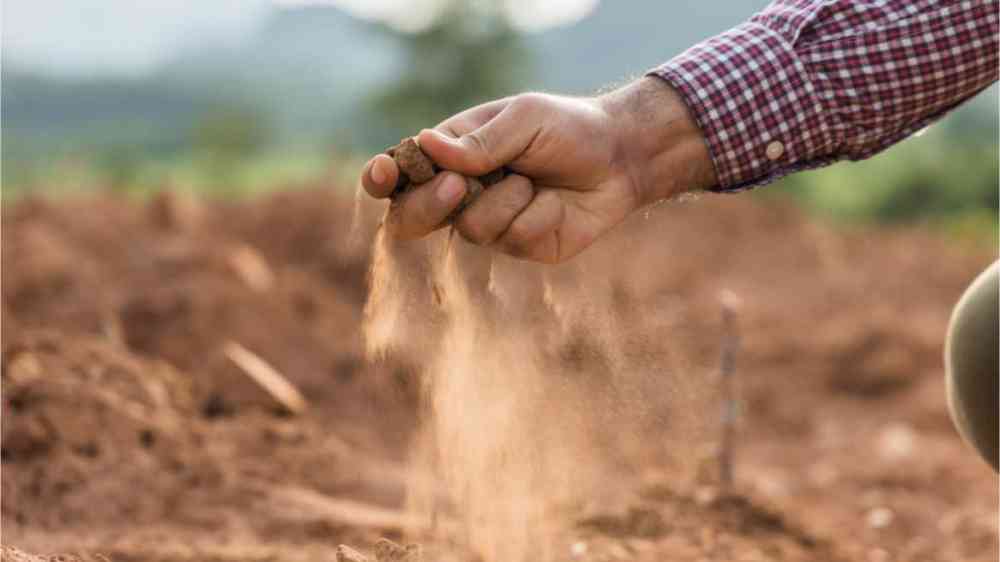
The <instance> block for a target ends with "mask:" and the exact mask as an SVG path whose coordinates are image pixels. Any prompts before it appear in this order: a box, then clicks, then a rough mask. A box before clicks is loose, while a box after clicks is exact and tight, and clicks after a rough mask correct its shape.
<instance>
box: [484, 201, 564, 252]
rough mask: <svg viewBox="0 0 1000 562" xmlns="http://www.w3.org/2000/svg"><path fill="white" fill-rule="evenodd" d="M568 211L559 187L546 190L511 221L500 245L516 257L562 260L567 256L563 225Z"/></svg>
mask: <svg viewBox="0 0 1000 562" xmlns="http://www.w3.org/2000/svg"><path fill="white" fill-rule="evenodd" d="M565 215H566V206H565V204H564V203H563V201H562V199H560V198H559V195H558V194H557V193H556V192H555V191H551V190H543V191H541V192H539V193H538V195H536V196H535V198H534V199H533V200H532V201H531V203H530V204H529V205H528V207H527V208H526V209H525V210H524V211H522V212H521V214H519V215H518V216H517V218H515V219H514V222H512V223H511V225H510V227H509V228H508V229H507V230H506V232H504V233H503V235H502V236H501V237H500V238H499V239H498V240H497V242H496V246H497V247H498V248H500V249H501V250H502V251H503V252H506V253H508V254H510V255H512V256H514V257H518V258H524V259H528V260H533V261H538V262H542V263H558V262H559V261H561V260H562V259H563V257H564V256H563V255H562V248H560V237H559V227H560V226H562V223H563V220H564V219H565Z"/></svg>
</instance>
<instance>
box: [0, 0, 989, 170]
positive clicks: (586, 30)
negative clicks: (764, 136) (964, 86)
mask: <svg viewBox="0 0 1000 562" xmlns="http://www.w3.org/2000/svg"><path fill="white" fill-rule="evenodd" d="M766 4H767V0H739V1H738V0H729V1H727V2H702V1H699V0H678V1H673V2H663V1H662V0H632V1H629V2H617V1H610V0H607V1H604V2H602V3H601V4H600V5H599V6H598V8H597V9H596V10H595V11H594V13H593V14H591V15H590V17H588V18H587V19H585V20H584V21H582V22H580V23H579V24H577V25H575V26H570V27H563V28H556V29H552V30H549V31H547V32H544V33H540V34H536V35H530V36H527V37H526V38H525V42H526V44H527V46H528V48H529V52H531V53H533V59H534V60H533V64H534V66H535V68H537V73H536V75H535V78H534V79H533V80H532V81H530V82H529V83H525V84H523V89H525V90H527V89H539V88H540V89H545V90H549V91H559V92H569V93H586V92H591V91H594V90H595V89H596V88H598V87H600V86H602V85H606V84H608V83H611V82H618V81H621V80H622V79H624V78H626V77H630V76H635V75H638V74H640V73H642V72H643V71H645V70H647V69H649V68H650V67H652V66H654V65H656V64H658V63H660V62H662V61H665V60H667V59H669V58H670V57H671V56H673V55H675V54H677V53H679V52H680V51H682V50H683V49H684V48H686V47H688V46H690V45H692V44H694V43H695V42H697V41H699V40H701V39H704V38H706V37H709V36H711V35H713V34H715V33H718V32H720V31H722V30H725V29H727V28H728V27H730V26H732V25H734V24H736V23H738V22H740V21H742V20H743V19H745V18H746V17H747V16H749V15H750V14H752V13H753V12H754V11H756V10H757V9H759V8H761V7H763V6H764V5H766ZM404 61H405V50H404V46H403V43H402V41H401V40H400V38H399V36H397V35H395V34H393V33H392V32H389V31H388V30H387V29H386V28H384V27H382V26H379V25H376V24H372V23H369V22H365V21H362V20H359V19H357V18H354V17H352V16H350V15H348V14H347V13H345V12H343V11H341V10H339V9H337V8H335V7H331V6H313V7H298V8H288V9H282V10H279V9H276V10H275V11H274V12H273V13H272V15H271V16H270V17H269V18H268V19H267V20H266V21H265V22H264V23H263V25H261V26H260V27H259V28H258V29H257V30H256V32H255V33H252V34H251V35H250V37H249V38H248V39H247V40H245V41H243V42H242V43H239V44H238V45H235V46H232V45H230V46H223V45H222V44H220V43H218V42H214V43H213V42H211V41H197V40H195V41H193V43H192V44H191V45H190V46H189V47H187V48H185V49H184V50H182V51H181V52H177V53H175V54H174V55H173V56H172V57H171V58H170V59H169V62H167V63H165V64H163V65H162V66H161V67H159V68H158V69H157V70H156V71H155V72H153V73H152V74H151V75H149V76H147V77H145V78H141V79H133V80H123V79H112V78H102V77H99V76H97V77H94V78H93V79H91V80H86V81H81V80H79V79H56V78H43V77H40V76H38V75H35V74H33V73H32V72H31V70H30V69H25V68H20V69H19V68H16V65H13V64H11V61H8V60H6V59H5V60H4V65H3V89H2V98H3V99H2V102H3V133H4V135H5V137H6V138H5V140H7V141H8V142H7V144H6V146H5V149H9V148H11V147H12V145H13V149H14V152H13V154H18V153H25V152H37V150H35V149H34V148H32V147H34V146H52V145H46V144H45V143H47V142H55V141H59V142H61V143H63V144H66V143H70V144H72V143H79V144H81V146H85V147H88V146H89V147H95V146H101V145H102V144H115V143H135V144H139V145H143V146H158V145H163V144H164V143H166V144H171V143H179V142H182V139H183V134H184V131H186V130H187V128H188V127H190V125H191V124H192V123H194V122H195V121H196V120H197V119H198V118H199V115H201V114H202V113H203V112H205V111H207V110H209V109H211V108H213V107H217V106H218V105H219V104H220V103H223V104H225V103H241V104H248V105H252V106H255V107H258V108H259V109H260V110H261V111H262V112H263V113H264V114H266V115H267V116H268V118H269V120H270V121H271V122H273V123H274V124H276V125H277V126H278V130H279V131H280V132H281V135H282V136H281V142H285V143H287V142H298V143H315V142H329V141H330V140H331V138H332V137H333V135H334V132H335V131H355V132H363V131H364V130H365V128H366V127H367V126H368V123H367V122H366V118H365V114H364V113H363V111H362V109H363V101H364V100H365V98H366V97H367V96H368V94H369V93H370V92H372V91H374V90H375V89H377V88H379V87H380V86H381V85H383V84H385V83H387V82H388V81H390V80H392V79H393V77H394V76H395V75H396V74H397V73H398V72H399V71H400V69H401V65H402V64H404ZM995 106H996V104H995V103H992V104H990V103H985V104H980V109H978V110H977V112H978V111H983V112H990V115H991V119H992V123H993V124H995V121H996V117H995V115H996V107H995ZM975 122H979V123H982V122H983V120H982V119H978V120H977V119H972V120H969V123H973V124H974V123H975ZM987 122H989V121H987ZM372 138H373V137H372V136H371V135H368V136H365V135H361V136H360V137H359V139H355V140H359V142H362V143H366V142H367V143H371V142H372V141H371V139H372ZM29 141H30V142H29ZM9 154H12V153H11V152H10V151H6V152H5V157H6V156H8V155H9Z"/></svg>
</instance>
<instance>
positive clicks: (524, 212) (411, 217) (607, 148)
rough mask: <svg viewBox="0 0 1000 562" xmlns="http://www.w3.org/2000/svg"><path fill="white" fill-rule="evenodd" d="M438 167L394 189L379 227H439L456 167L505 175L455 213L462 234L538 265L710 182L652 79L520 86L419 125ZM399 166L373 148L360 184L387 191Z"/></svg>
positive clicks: (451, 202) (680, 117)
mask: <svg viewBox="0 0 1000 562" xmlns="http://www.w3.org/2000/svg"><path fill="white" fill-rule="evenodd" d="M417 142H418V143H419V144H420V147H421V149H422V150H423V151H424V152H425V153H426V154H427V155H428V156H429V157H430V158H431V159H432V160H434V162H435V163H437V165H438V166H440V167H441V168H443V169H444V170H446V171H444V172H441V173H439V174H437V175H436V176H435V177H434V178H433V179H432V180H431V181H429V182H427V183H426V184H423V185H419V186H414V187H412V188H411V189H410V190H408V191H407V192H406V193H403V194H402V195H400V196H398V197H396V198H395V200H394V201H393V203H392V206H391V207H390V213H389V221H388V224H387V228H389V229H390V231H391V233H392V234H394V235H396V236H398V237H401V238H404V239H412V238H419V237H421V236H425V235H427V234H429V233H430V232H432V231H433V230H435V229H437V228H440V227H441V226H444V224H445V222H446V219H447V217H448V216H449V214H450V213H451V212H452V211H453V210H454V209H455V207H456V206H457V205H458V204H459V202H460V201H461V200H462V197H463V195H464V194H465V181H464V178H463V177H462V175H466V176H478V175H482V174H485V173H487V172H489V171H492V170H495V169H497V168H499V167H501V166H506V167H507V168H508V169H509V170H511V171H512V172H513V173H511V174H510V175H508V176H507V177H506V178H504V179H503V180H502V181H501V182H499V183H497V184H495V185H493V186H492V187H490V188H489V189H487V190H486V191H484V192H483V193H482V194H481V195H480V196H479V198H478V199H476V200H475V201H474V202H473V203H472V204H471V205H470V206H469V207H468V208H466V209H465V210H464V211H463V212H462V213H461V214H460V215H459V216H458V217H457V218H456V219H455V220H454V223H453V224H454V226H455V228H456V229H457V230H458V232H459V233H460V234H461V235H462V236H463V237H464V238H466V239H467V240H469V241H470V242H473V243H475V244H480V245H484V246H490V247H493V248H497V249H499V250H500V251H503V252H505V253H508V254H510V255H513V256H515V257H520V258H524V259H530V260H535V261H539V262H543V263H558V262H562V261H565V260H567V259H569V258H571V257H573V256H575V255H576V254H578V253H580V252H581V251H582V250H583V249H584V248H586V247H587V246H589V245H590V244H591V243H592V242H593V241H594V240H595V239H596V238H598V237H599V236H601V235H602V234H604V233H605V232H607V231H608V230H610V229H611V228H612V227H614V226H615V225H616V224H618V223H619V222H621V221H622V220H623V219H624V218H625V217H626V216H627V215H628V214H629V213H631V212H632V211H634V210H636V209H638V208H639V207H641V206H643V205H646V204H648V203H651V202H653V201H656V200H659V199H663V198H667V197H670V196H672V195H675V194H677V193H680V192H683V191H688V190H691V189H699V188H706V187H709V186H711V185H714V183H715V172H714V169H713V168H712V163H711V159H710V158H709V155H708V151H707V148H706V146H705V143H704V140H703V138H702V135H701V132H700V130H699V129H698V127H697V125H696V124H695V123H694V121H693V120H692V119H691V117H690V116H689V114H688V112H687V108H686V107H685V106H684V104H683V102H682V101H681V99H680V97H679V96H678V95H677V94H676V93H675V92H674V91H673V90H672V89H671V88H670V87H669V86H668V85H667V84H666V83H665V82H663V81H661V80H660V79H658V78H643V79H641V80H639V81H637V82H634V83H632V84H630V85H629V86H626V87H625V88H622V89H621V90H617V91H615V92H612V93H610V94H607V95H603V96H598V97H591V98H570V97H561V96H552V95H546V94H522V95H518V96H514V97H510V98H504V99H501V100H497V101H493V102H489V103H486V104H483V105H480V106H477V107H474V108H472V109H469V110H466V111H464V112H462V113H459V114H458V115H455V116H453V117H451V118H449V119H447V120H446V121H444V122H443V123H441V124H440V125H438V126H437V127H435V128H434V129H427V130H423V131H421V132H420V134H419V135H418V137H417ZM398 174H399V170H398V169H397V167H396V164H395V162H393V160H392V159H391V158H389V157H388V156H386V155H378V156H375V157H374V158H372V159H371V160H370V161H369V162H368V164H367V165H366V166H365V169H364V171H363V172H362V184H363V185H364V187H365V189H366V190H367V191H368V193H369V194H371V195H372V196H373V197H378V198H384V197H388V196H389V195H390V194H391V193H392V191H393V187H394V186H395V184H396V179H397V177H398Z"/></svg>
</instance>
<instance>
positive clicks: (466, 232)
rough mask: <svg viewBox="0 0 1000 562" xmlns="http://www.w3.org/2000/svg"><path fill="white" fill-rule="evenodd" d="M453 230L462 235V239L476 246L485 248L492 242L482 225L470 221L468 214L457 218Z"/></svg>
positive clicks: (472, 220)
mask: <svg viewBox="0 0 1000 562" xmlns="http://www.w3.org/2000/svg"><path fill="white" fill-rule="evenodd" d="M455 228H456V229H457V230H458V233H459V234H461V235H462V238H465V239H466V240H468V241H469V242H471V243H473V244H475V245H477V246H486V245H489V244H490V243H491V242H493V240H491V239H490V237H489V235H488V234H487V233H486V232H485V230H484V229H483V225H482V224H481V223H479V222H477V221H475V220H474V219H472V218H471V217H470V216H469V214H468V213H462V214H461V215H459V216H458V219H457V220H456V221H455Z"/></svg>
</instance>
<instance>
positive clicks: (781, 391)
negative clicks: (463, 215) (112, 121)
mask: <svg viewBox="0 0 1000 562" xmlns="http://www.w3.org/2000/svg"><path fill="white" fill-rule="evenodd" d="M352 208H353V202H352V198H351V196H350V195H348V194H346V193H345V192H344V191H342V190H337V189H335V188H333V187H330V186H325V185H318V186H302V187H297V188H294V189H288V190H284V191H282V192H278V193H275V194H273V195H269V196H265V197H260V198H257V199H254V200H250V201H245V202H206V201H201V200H196V199H192V198H189V197H186V196H182V195H178V194H173V193H164V194H161V195H160V196H158V197H156V198H154V199H153V200H151V201H150V202H148V203H137V202H135V201H126V200H120V199H113V198H95V199H86V200H61V201H59V202H52V201H47V200H44V199H27V200H23V201H19V202H15V203H5V205H4V208H3V233H2V252H3V268H2V283H3V287H2V291H3V303H2V306H3V308H2V322H3V326H2V327H3V355H2V365H3V412H2V415H3V419H2V422H3V423H2V429H3V442H2V468H3V473H2V493H3V496H2V525H3V544H4V545H6V547H5V548H4V550H3V560H4V561H7V560H11V561H15V560H56V559H57V558H49V557H45V556H47V555H52V554H56V553H77V554H79V555H80V556H83V557H84V558H83V559H87V560H90V559H94V560H98V559H100V558H98V557H97V555H102V556H106V557H107V558H108V559H110V560H112V561H133V560H134V561H139V560H149V561H164V562H166V561H182V560H185V561H186V560H210V561H213V560H214V561H236V560H274V561H286V560H287V561H297V560H331V561H332V560H334V559H335V555H334V549H335V547H336V546H337V545H338V544H340V543H347V544H350V545H352V546H354V547H356V548H359V549H361V550H366V549H369V548H370V547H371V545H372V544H373V542H374V541H375V540H376V539H377V538H379V537H381V536H387V537H390V538H394V539H397V540H403V539H404V538H405V539H407V540H410V541H416V542H421V543H422V544H423V545H424V551H425V559H426V560H428V561H433V560H442V561H444V560H470V559H471V560H474V559H476V556H475V555H474V554H472V553H469V552H467V551H466V550H465V549H464V548H463V547H462V546H461V545H462V541H461V537H460V536H457V535H456V534H455V533H450V532H449V531H447V530H442V529H440V528H433V529H429V528H428V522H426V521H414V520H413V517H412V516H411V515H410V514H408V512H407V511H405V510H403V509H402V506H403V504H404V501H405V497H406V485H407V482H408V479H410V478H412V476H413V475H412V474H409V473H408V470H407V466H406V462H405V461H406V451H407V444H408V442H409V440H410V438H411V437H412V435H413V428H414V426H415V425H416V423H417V419H418V410H419V407H418V405H417V399H418V386H419V383H418V381H419V377H420V372H421V363H420V357H419V355H413V354H411V355H409V356H399V357H390V358H388V359H385V360H383V361H379V362H374V363H372V362H369V361H367V360H366V359H365V357H364V355H363V344H362V341H361V335H360V333H361V331H360V323H361V320H362V306H363V303H364V301H365V295H366V271H367V269H368V259H369V248H368V245H369V243H370V239H371V234H372V230H373V224H374V222H375V219H374V217H375V214H376V213H377V209H374V208H367V207H366V209H365V212H364V213H363V215H364V217H365V218H366V221H365V227H364V228H362V229H361V232H360V239H361V240H362V243H361V244H357V245H355V244H351V243H349V240H348V239H349V238H350V234H351V232H350V229H351V220H352V218H351V217H352ZM588 254H589V255H586V256H585V257H584V260H585V262H584V263H586V264H588V266H587V268H586V271H589V272H591V273H592V274H595V275H600V276H603V277H604V278H606V279H607V281H608V286H609V287H611V289H610V290H612V291H613V292H614V294H615V296H616V301H615V302H617V303H618V304H617V307H618V308H619V310H617V311H611V312H614V313H617V314H625V315H626V316H627V317H628V318H631V319H634V321H630V322H629V323H628V325H630V326H633V327H634V328H633V331H634V333H630V334H627V336H629V337H630V338H632V339H633V340H634V341H635V342H637V343H636V344H635V345H637V346H641V347H642V348H643V349H644V350H645V351H644V355H643V356H642V357H645V358H650V359H649V361H656V358H657V357H661V356H667V355H669V356H670V357H671V364H672V365H678V364H680V365H684V369H685V371H684V372H685V374H686V376H687V377H688V378H689V379H690V380H693V381H695V382H696V383H697V386H703V387H705V389H706V393H707V394H708V395H710V394H711V392H710V390H711V389H712V388H715V386H716V385H717V384H718V379H717V371H718V356H719V347H720V341H721V338H722V327H721V323H720V313H719V303H718V294H719V292H720V290H723V289H726V290H729V291H731V292H733V293H735V294H736V295H738V296H739V297H740V299H741V301H742V305H741V308H740V312H739V328H740V332H741V334H742V344H741V347H740V350H739V355H738V357H737V375H736V376H737V380H738V387H739V391H740V396H741V398H742V400H741V408H740V412H741V413H740V424H739V428H738V432H739V434H738V437H739V439H738V447H737V449H736V452H735V453H736V464H735V471H736V473H735V474H736V488H735V490H734V491H731V492H729V493H727V492H726V491H725V490H723V489H722V488H721V487H720V485H719V482H718V479H717V478H716V476H715V472H716V467H715V462H714V458H715V457H714V451H715V446H716V439H715V435H716V433H715V432H713V431H712V429H711V428H712V426H713V424H714V423H715V418H716V412H717V411H718V409H717V408H716V406H718V405H717V404H713V403H712V402H711V400H709V401H708V403H709V405H710V408H709V409H705V408H692V410H696V411H690V412H683V413H684V415H685V416H688V417H694V418H697V419H698V420H700V421H701V422H703V423H701V426H703V427H704V428H707V429H705V430H703V431H700V432H699V433H698V434H697V436H696V437H697V438H693V437H691V436H687V437H685V438H683V439H682V438H680V437H679V436H678V435H677V434H676V433H677V431H678V429H677V426H669V427H667V426H665V427H659V428H656V427H654V428H649V435H646V436H643V438H644V442H646V443H648V444H649V448H650V449H658V448H660V447H661V445H660V444H661V443H662V444H666V443H671V444H672V446H671V447H670V448H671V455H667V454H662V455H661V454H659V453H656V454H652V453H651V454H650V455H649V460H648V462H647V463H646V464H645V465H644V466H641V467H640V470H638V471H636V470H629V471H624V470H623V471H622V472H621V473H617V474H616V473H611V474H607V480H608V481H609V482H611V481H613V482H614V483H615V487H616V489H617V490H626V492H624V493H620V494H619V495H618V496H616V497H615V498H614V499H612V500H611V501H605V500H602V501H601V502H598V503H599V505H596V506H594V505H590V506H589V507H580V508H579V509H576V508H574V509H572V510H570V509H567V511H566V512H565V513H562V514H561V517H564V519H565V522H566V524H565V525H564V529H565V530H564V532H561V533H559V534H558V535H556V536H553V537H552V538H551V544H550V545H545V546H546V548H547V549H549V550H547V551H549V552H554V553H555V555H556V556H555V557H556V559H558V560H584V561H595V562H596V561H604V560H648V561H660V560H672V561H692V562H696V561H707V560H712V561H737V560H739V561H744V560H745V561H765V560H775V561H825V560H830V561H840V560H857V561H869V562H890V561H899V562H903V561H908V562H920V561H924V562H939V561H959V560H961V561H990V560H996V558H997V556H998V546H997V533H996V529H997V524H998V521H997V480H996V476H995V475H994V474H993V473H992V472H991V471H990V470H989V468H988V467H987V466H986V465H985V464H984V463H983V462H982V461H980V460H979V459H978V458H977V457H976V456H975V455H974V454H973V453H972V452H971V451H970V450H968V449H967V448H966V447H965V446H964V445H963V443H962V442H961V441H960V440H959V438H958V436H957V435H956V433H955V431H954V430H953V428H952V425H951V422H950V420H949V417H948V412H947V408H946V406H945V400H944V386H943V380H942V368H941V353H942V336H943V333H944V329H945V326H946V324H947V319H948V314H949V311H950V306H951V304H952V303H953V302H954V301H955V300H956V299H957V298H958V296H959V295H960V294H961V292H962V290H963V289H964V287H965V285H966V284H967V283H968V282H969V281H970V280H971V279H972V278H973V277H974V276H975V275H976V274H977V273H978V272H979V271H980V270H981V269H982V268H984V267H985V266H986V265H987V264H988V263H989V261H990V260H991V259H993V257H992V256H991V255H989V252H984V251H975V250H970V249H968V248H964V247H960V246H957V245H954V244H949V243H948V242H946V241H943V240H941V239H940V238H936V237H934V236H932V235H930V234H927V233H925V232H922V231H920V230H918V229H885V228H883V229H852V230H845V229H835V228H832V227H829V226H826V225H824V224H820V223H817V222H815V221H814V220H810V219H807V218H806V217H804V216H802V215H801V214H800V212H798V211H797V210H795V209H793V208H791V207H787V206H784V205H781V204H773V203H769V204H762V203H760V202H759V201H757V200H756V199H754V198H753V197H752V196H705V197H702V198H700V199H698V200H695V201H690V202H684V203H676V204H669V205H662V206H660V207H658V208H656V209H654V210H653V211H651V212H650V213H647V214H646V215H638V216H636V217H634V218H633V219H632V220H630V221H629V222H628V223H626V224H625V225H623V226H622V227H621V228H619V229H618V230H617V231H616V232H615V233H614V235H613V236H611V237H610V238H609V239H608V240H606V241H604V242H602V243H601V244H599V245H598V247H595V248H594V249H593V250H592V251H590V252H588ZM567 271H577V273H576V274H580V273H579V270H567ZM567 275H569V273H567ZM611 312H609V313H611ZM233 343H235V344H238V345H239V346H242V347H243V348H245V349H246V350H249V351H250V352H251V353H252V354H255V355H256V356H258V357H259V358H261V359H263V360H264V361H265V362H267V363H268V364H270V365H271V366H273V367H274V368H275V369H276V370H277V371H278V372H279V373H281V374H282V375H283V376H284V377H286V378H287V380H288V381H289V382H290V383H291V384H292V385H293V386H294V387H295V388H296V389H298V391H299V392H301V394H302V395H303V396H304V397H305V400H306V401H307V402H308V408H307V410H306V411H304V412H302V413H299V414H297V415H296V414H294V413H291V412H289V411H288V408H287V406H283V405H282V404H281V403H279V402H278V401H276V400H275V398H274V396H273V395H272V394H271V393H268V392H265V391H263V390H262V389H261V387H260V386H259V385H258V384H256V383H255V382H254V380H253V379H252V378H251V377H249V376H248V374H247V372H246V368H245V367H244V368H241V367H240V366H238V364H237V362H236V361H234V360H233V359H232V357H231V354H227V350H231V349H232V344H233ZM553 345H555V346H559V349H560V353H558V354H557V356H558V357H560V358H561V359H560V360H562V361H565V362H567V363H569V364H574V363H573V362H576V364H579V366H580V368H581V370H586V369H591V370H593V369H598V370H599V369H600V368H601V365H600V360H601V358H600V354H599V353H594V352H593V350H592V349H590V347H589V344H588V340H587V338H586V337H576V338H574V339H572V341H562V342H554V343H553ZM667 425H669V424H667ZM678 443H683V444H684V447H683V449H682V450H680V449H679V447H678V446H677V444H678ZM677 457H683V458H685V459H687V461H690V459H692V458H693V459H696V462H694V463H691V462H674V461H672V460H671V459H672V458H673V459H676V458H677ZM692 465H693V466H694V467H693V468H692ZM587 500H588V498H580V505H581V506H585V505H586V504H588V501H587ZM591 503H593V502H591ZM10 547H16V548H17V549H21V550H23V551H26V552H31V553H36V554H38V555H44V556H43V557H40V558H32V557H30V556H29V555H26V554H24V553H23V552H18V551H15V550H14V549H13V548H10ZM64 559H65V560H75V559H76V558H72V557H67V558H64Z"/></svg>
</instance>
